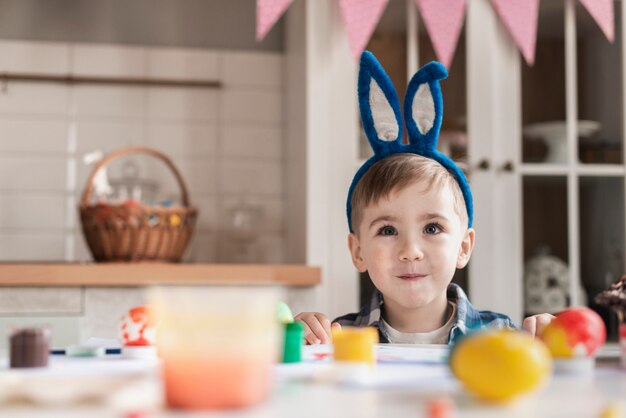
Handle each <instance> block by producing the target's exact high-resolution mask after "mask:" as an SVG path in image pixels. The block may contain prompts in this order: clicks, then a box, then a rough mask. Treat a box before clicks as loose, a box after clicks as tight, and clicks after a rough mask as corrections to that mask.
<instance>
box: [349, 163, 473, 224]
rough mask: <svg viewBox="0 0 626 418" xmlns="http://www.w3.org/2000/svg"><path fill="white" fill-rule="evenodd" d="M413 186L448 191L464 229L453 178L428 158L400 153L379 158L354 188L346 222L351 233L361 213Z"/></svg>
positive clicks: (463, 212)
mask: <svg viewBox="0 0 626 418" xmlns="http://www.w3.org/2000/svg"><path fill="white" fill-rule="evenodd" d="M415 182H424V184H425V185H426V188H427V190H430V189H431V188H432V187H437V188H438V189H440V190H443V189H444V188H445V187H448V188H450V190H451V191H452V196H453V198H454V210H455V212H456V213H457V215H459V218H461V224H462V225H465V226H467V221H468V216H467V209H466V207H465V200H464V199H463V192H462V191H461V188H460V187H459V184H458V183H457V181H456V179H455V178H454V176H453V175H452V174H451V173H450V172H449V171H448V170H446V169H445V167H444V166H442V165H441V164H439V163H438V162H437V161H435V160H432V159H430V158H426V157H422V156H421V155H417V154H409V153H400V154H393V155H390V156H389V157H386V158H383V159H382V160H380V161H378V162H376V163H375V164H374V165H372V166H371V167H370V168H369V169H368V170H367V172H366V173H365V174H364V175H363V177H362V178H361V179H360V180H359V182H358V183H357V184H356V186H355V187H354V191H353V193H352V200H351V202H350V203H351V206H352V212H351V213H350V219H351V222H352V225H354V232H355V233H358V230H359V226H360V224H361V218H362V217H363V209H365V208H366V207H367V206H369V205H370V204H372V203H376V202H378V201H379V200H380V199H382V198H387V197H389V194H390V193H391V192H394V191H398V190H402V189H404V188H405V187H407V186H410V185H411V184H414V183H415Z"/></svg>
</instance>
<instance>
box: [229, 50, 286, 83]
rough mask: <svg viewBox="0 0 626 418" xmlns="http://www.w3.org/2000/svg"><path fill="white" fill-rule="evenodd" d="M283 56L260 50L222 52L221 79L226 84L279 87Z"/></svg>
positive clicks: (281, 77) (281, 76)
mask: <svg viewBox="0 0 626 418" xmlns="http://www.w3.org/2000/svg"><path fill="white" fill-rule="evenodd" d="M283 63H284V61H283V56H282V55H281V54H275V53H262V52H224V53H223V54H222V77H221V78H222V80H224V83H225V84H226V85H228V86H231V85H234V86H263V87H280V86H281V85H282V80H283Z"/></svg>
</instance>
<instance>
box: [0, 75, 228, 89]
mask: <svg viewBox="0 0 626 418" xmlns="http://www.w3.org/2000/svg"><path fill="white" fill-rule="evenodd" d="M9 81H27V82H34V83H62V84H101V85H102V84H105V85H106V84H109V85H122V86H147V87H152V86H157V87H188V88H208V89H217V88H220V87H222V83H221V82H220V81H217V80H179V79H171V78H141V77H98V76H79V75H71V74H66V75H46V74H25V73H0V82H1V83H7V82H9Z"/></svg>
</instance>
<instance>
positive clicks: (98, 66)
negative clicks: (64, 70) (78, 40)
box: [72, 44, 147, 78]
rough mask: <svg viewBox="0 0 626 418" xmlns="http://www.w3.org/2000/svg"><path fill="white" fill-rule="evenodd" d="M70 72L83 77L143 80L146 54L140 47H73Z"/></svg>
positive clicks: (145, 72)
mask: <svg viewBox="0 0 626 418" xmlns="http://www.w3.org/2000/svg"><path fill="white" fill-rule="evenodd" d="M72 72H73V74H74V75H83V76H99V77H137V78H143V77H145V76H146V74H147V52H146V49H145V48H140V47H129V46H118V45H95V44H78V45H74V46H73V62H72Z"/></svg>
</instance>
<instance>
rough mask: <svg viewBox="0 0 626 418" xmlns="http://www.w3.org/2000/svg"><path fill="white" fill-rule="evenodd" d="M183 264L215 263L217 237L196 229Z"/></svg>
mask: <svg viewBox="0 0 626 418" xmlns="http://www.w3.org/2000/svg"><path fill="white" fill-rule="evenodd" d="M183 261H184V262H189V263H216V262H217V261H218V258H217V237H216V235H215V234H212V233H209V232H204V231H201V230H198V229H196V231H195V232H194V234H193V236H192V237H191V242H190V243H189V247H187V251H186V253H185V256H184V257H183Z"/></svg>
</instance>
